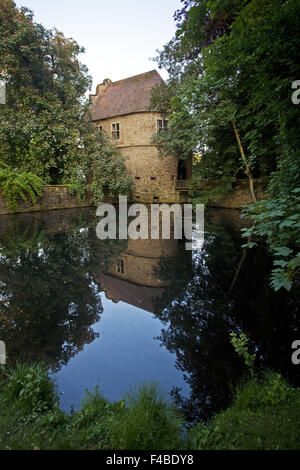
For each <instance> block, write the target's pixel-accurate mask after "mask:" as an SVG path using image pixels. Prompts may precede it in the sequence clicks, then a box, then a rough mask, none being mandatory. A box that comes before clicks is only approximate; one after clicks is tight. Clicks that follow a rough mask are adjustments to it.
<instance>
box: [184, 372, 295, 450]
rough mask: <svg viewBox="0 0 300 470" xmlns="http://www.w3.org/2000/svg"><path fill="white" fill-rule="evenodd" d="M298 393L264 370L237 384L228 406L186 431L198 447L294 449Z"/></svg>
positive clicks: (277, 375)
mask: <svg viewBox="0 0 300 470" xmlns="http://www.w3.org/2000/svg"><path fill="white" fill-rule="evenodd" d="M299 412H300V393H299V389H294V388H292V387H291V386H290V385H288V384H287V382H286V381H285V380H284V379H282V377H281V376H280V375H279V374H275V373H273V372H266V373H264V374H263V375H262V378H261V380H257V379H251V380H250V381H248V382H246V383H245V384H243V385H242V386H240V387H238V388H237V391H236V397H235V400H234V402H233V404H232V406H231V407H230V408H228V409H227V410H225V411H223V412H221V413H219V414H218V415H216V416H215V417H214V418H213V419H212V421H211V422H210V423H209V424H208V425H204V424H198V425H196V426H195V427H194V428H192V429H191V431H190V432H189V436H188V439H189V447H190V448H192V449H200V450H212V449H213V450H262V449H264V450H275V449H276V450H289V449H290V450H292V449H293V450H297V449H299V439H300V425H299V419H298V418H297V417H298V416H299Z"/></svg>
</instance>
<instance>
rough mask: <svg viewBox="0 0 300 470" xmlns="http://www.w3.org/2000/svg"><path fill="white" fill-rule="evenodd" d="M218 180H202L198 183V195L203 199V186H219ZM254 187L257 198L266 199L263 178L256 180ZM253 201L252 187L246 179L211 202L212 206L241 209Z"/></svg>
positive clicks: (239, 181)
mask: <svg viewBox="0 0 300 470" xmlns="http://www.w3.org/2000/svg"><path fill="white" fill-rule="evenodd" d="M217 185H218V181H201V182H200V183H199V185H198V191H199V192H198V197H200V199H201V188H207V187H208V186H217ZM254 189H255V194H256V198H257V200H259V199H264V198H265V197H266V196H265V188H264V184H263V182H262V181H261V180H255V181H254ZM252 202H253V199H252V196H251V192H250V188H249V181H248V179H247V180H246V179H245V180H238V181H237V182H236V184H235V186H234V189H232V190H231V191H229V192H228V193H227V194H225V195H224V196H222V197H220V198H219V199H216V200H215V201H213V202H211V203H210V206H212V207H221V208H224V209H240V207H241V206H243V205H245V204H251V203H252Z"/></svg>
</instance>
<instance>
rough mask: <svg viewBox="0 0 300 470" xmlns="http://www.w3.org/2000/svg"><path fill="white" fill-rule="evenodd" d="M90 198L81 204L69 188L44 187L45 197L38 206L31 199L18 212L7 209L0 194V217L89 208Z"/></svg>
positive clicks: (22, 203) (40, 199)
mask: <svg viewBox="0 0 300 470" xmlns="http://www.w3.org/2000/svg"><path fill="white" fill-rule="evenodd" d="M90 205H91V203H90V198H89V197H87V199H86V200H85V201H84V202H79V201H78V199H77V197H76V196H75V195H74V196H73V195H71V194H70V193H69V190H68V188H67V186H63V185H57V186H54V185H53V186H44V187H43V196H42V197H41V198H39V199H38V200H37V203H36V204H34V205H33V204H32V202H31V199H28V201H26V202H23V201H20V202H19V205H18V208H17V210H15V211H11V210H9V209H8V208H7V205H6V202H5V200H4V198H3V197H1V194H0V215H1V214H10V213H11V212H36V211H47V210H54V209H69V208H72V207H87V206H90Z"/></svg>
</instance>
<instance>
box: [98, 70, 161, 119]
mask: <svg viewBox="0 0 300 470" xmlns="http://www.w3.org/2000/svg"><path fill="white" fill-rule="evenodd" d="M162 82H163V80H162V78H161V76H160V75H159V73H158V72H157V71H156V70H151V71H150V72H146V73H142V74H140V75H135V76H134V77H129V78H125V79H124V80H119V81H117V82H111V83H110V84H109V85H108V86H107V88H106V89H105V90H104V92H103V93H100V94H99V96H98V97H97V98H95V101H94V103H93V104H92V108H91V111H92V116H93V118H92V120H93V121H96V120H99V119H106V118H110V117H114V116H121V115H123V114H129V113H137V112H142V111H149V109H150V100H151V90H152V88H154V87H155V86H156V85H159V84H160V83H162Z"/></svg>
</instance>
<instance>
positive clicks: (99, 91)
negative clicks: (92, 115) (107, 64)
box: [89, 78, 112, 104]
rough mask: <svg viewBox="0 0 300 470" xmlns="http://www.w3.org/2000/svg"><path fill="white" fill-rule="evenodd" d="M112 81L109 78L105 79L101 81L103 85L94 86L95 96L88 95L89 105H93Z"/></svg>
mask: <svg viewBox="0 0 300 470" xmlns="http://www.w3.org/2000/svg"><path fill="white" fill-rule="evenodd" d="M111 83H112V81H111V80H110V78H106V79H105V80H103V83H100V84H99V85H97V86H96V94H95V95H90V96H89V100H90V103H91V104H94V103H95V101H96V99H97V98H98V96H100V95H102V93H103V92H104V91H105V90H106V88H107V87H108V86H109V85H111Z"/></svg>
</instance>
